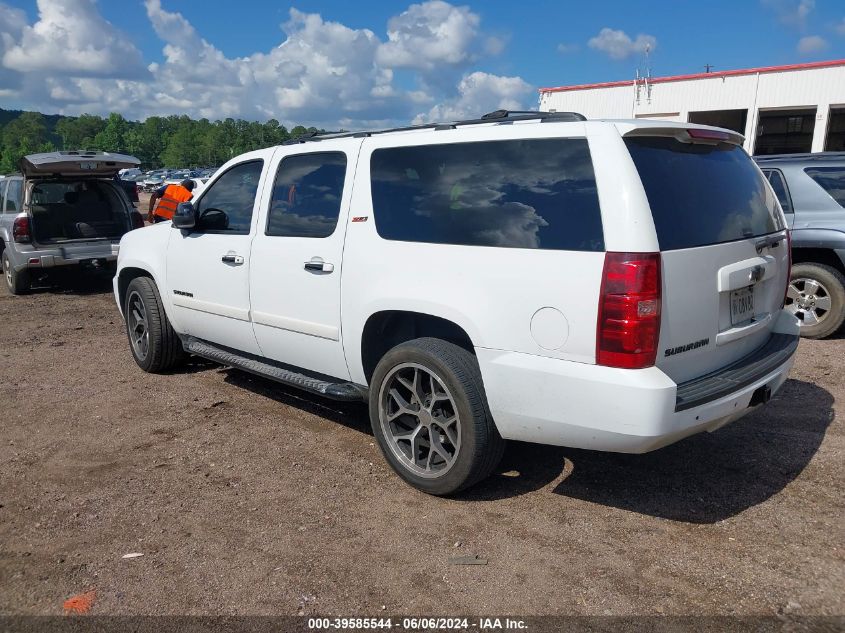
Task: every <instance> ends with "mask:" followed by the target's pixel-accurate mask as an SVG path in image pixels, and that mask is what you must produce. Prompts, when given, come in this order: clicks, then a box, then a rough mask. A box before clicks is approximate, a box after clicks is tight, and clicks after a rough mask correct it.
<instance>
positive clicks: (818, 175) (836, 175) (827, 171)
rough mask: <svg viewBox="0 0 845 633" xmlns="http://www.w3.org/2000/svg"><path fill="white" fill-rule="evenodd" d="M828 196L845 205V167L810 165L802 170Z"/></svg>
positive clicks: (840, 204) (841, 205) (842, 205)
mask: <svg viewBox="0 0 845 633" xmlns="http://www.w3.org/2000/svg"><path fill="white" fill-rule="evenodd" d="M804 173H806V174H807V175H808V176H809V177H810V178H812V179H813V180H815V181H816V183H817V184H818V185H819V186H820V187H821V188H822V189H824V190H825V191H827V192H828V193H829V194H830V197H831V198H833V199H834V200H836V202H837V203H839V206H840V207H845V167H811V168H808V169H805V170H804Z"/></svg>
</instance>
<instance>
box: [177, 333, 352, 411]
mask: <svg viewBox="0 0 845 633" xmlns="http://www.w3.org/2000/svg"><path fill="white" fill-rule="evenodd" d="M182 345H183V346H184V348H185V351H186V352H188V353H189V354H195V355H197V356H202V357H203V358H207V359H208V360H212V361H214V362H216V363H220V364H221V365H226V366H228V367H234V368H235V369H242V370H243V371H248V372H249V373H251V374H255V375H257V376H263V377H264V378H269V379H270V380H275V381H276V382H280V383H282V384H285V385H289V386H291V387H296V388H297V389H302V390H303V391H308V392H310V393H315V394H317V395H320V396H324V397H326V398H331V399H332V400H344V401H347V402H360V401H363V400H366V398H367V390H366V388H365V387H362V386H359V385H356V384H354V383H351V382H330V381H326V380H320V379H319V378H312V377H311V376H306V375H305V374H300V373H298V372H295V371H292V370H290V369H284V368H282V367H279V366H277V365H275V364H273V363H272V361H268V360H261V359H258V358H255V357H252V356H246V355H244V354H239V353H238V352H235V351H232V350H228V349H225V348H222V347H218V346H217V345H214V344H213V343H207V342H205V341H201V340H199V339H195V338H192V337H185V338H183V339H182Z"/></svg>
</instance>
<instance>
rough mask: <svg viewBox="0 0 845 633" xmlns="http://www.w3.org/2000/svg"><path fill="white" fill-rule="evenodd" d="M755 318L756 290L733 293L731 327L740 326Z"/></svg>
mask: <svg viewBox="0 0 845 633" xmlns="http://www.w3.org/2000/svg"><path fill="white" fill-rule="evenodd" d="M753 316H754V288H753V287H751V286H749V287H748V288H740V289H739V290H732V291H731V325H739V324H740V323H742V322H743V321H749V320H751V318H752V317H753Z"/></svg>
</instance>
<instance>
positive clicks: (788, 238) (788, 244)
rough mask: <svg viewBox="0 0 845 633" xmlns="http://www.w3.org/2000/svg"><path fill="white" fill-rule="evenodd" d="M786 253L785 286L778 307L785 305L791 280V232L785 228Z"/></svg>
mask: <svg viewBox="0 0 845 633" xmlns="http://www.w3.org/2000/svg"><path fill="white" fill-rule="evenodd" d="M786 255H787V261H788V262H789V266H788V267H787V269H786V287H785V288H784V289H783V303H781V304H780V307H781V308H782V307H783V306H785V305H786V295H787V293H788V292H789V284H790V282H791V281H792V232H791V231H790V230H789V229H786Z"/></svg>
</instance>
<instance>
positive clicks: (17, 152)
mask: <svg viewBox="0 0 845 633" xmlns="http://www.w3.org/2000/svg"><path fill="white" fill-rule="evenodd" d="M54 149H56V148H55V146H54V145H53V144H52V143H51V142H50V141H49V133H48V130H47V124H46V122H45V120H44V116H43V115H41V114H40V113H38V112H24V113H22V114H21V115H20V116H19V117H17V118H16V119H13V120H12V121H9V123H8V124H7V125H6V126H5V127H4V128H3V139H2V145H0V173H9V172H13V171H16V170H17V168H18V161H20V159H21V157H23V156H26V155H27V154H35V153H38V152H49V151H51V150H54Z"/></svg>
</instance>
